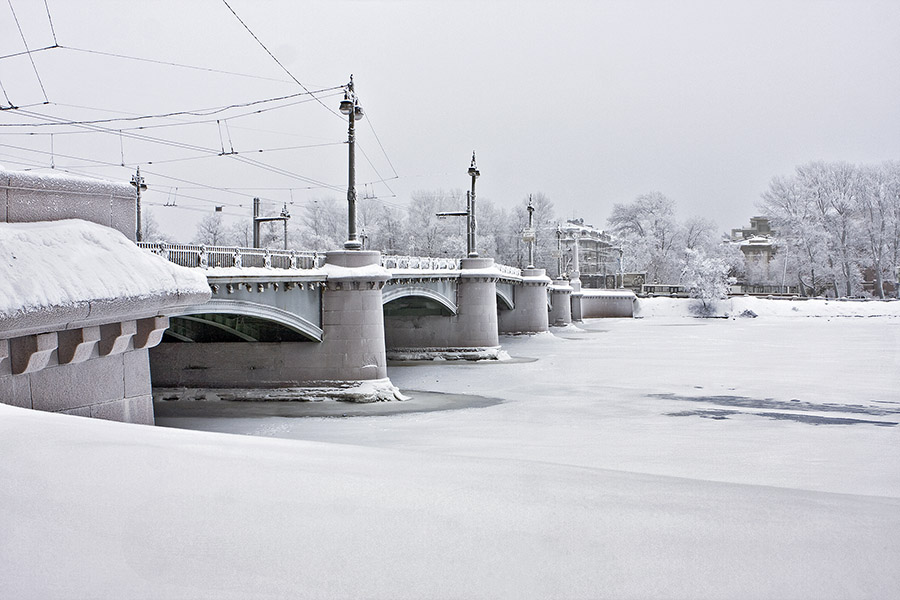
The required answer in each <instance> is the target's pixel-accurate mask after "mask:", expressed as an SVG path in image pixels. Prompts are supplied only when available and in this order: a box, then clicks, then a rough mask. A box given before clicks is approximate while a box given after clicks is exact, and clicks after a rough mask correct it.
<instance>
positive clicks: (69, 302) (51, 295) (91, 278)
mask: <svg viewBox="0 0 900 600" xmlns="http://www.w3.org/2000/svg"><path fill="white" fill-rule="evenodd" d="M0 281H2V282H3V285H2V286H0V329H7V328H9V327H12V326H13V325H16V326H20V325H24V323H23V321H24V320H26V317H27V316H28V315H31V314H34V313H47V312H52V311H56V312H58V313H60V315H68V316H67V317H65V318H72V317H73V316H74V315H76V314H81V315H82V316H83V317H85V318H86V317H88V316H89V317H90V318H92V319H94V318H97V317H99V316H100V315H98V314H97V310H99V306H100V305H101V304H106V305H109V306H110V307H111V310H113V311H114V310H115V309H114V307H113V305H120V306H122V307H123V309H124V308H125V307H126V306H127V307H128V310H132V309H134V307H135V306H139V305H143V306H141V307H142V308H144V309H146V310H150V311H153V310H155V309H158V308H162V307H165V306H169V305H182V304H191V303H196V302H204V301H205V299H206V298H208V297H209V285H208V284H207V281H206V276H205V275H204V274H203V273H202V272H200V271H198V270H196V269H186V268H183V267H179V266H177V265H173V264H171V263H169V262H168V261H166V260H164V259H162V258H160V257H158V256H155V255H153V254H152V253H150V252H147V251H145V250H141V249H140V248H138V247H137V246H136V245H135V244H134V242H132V241H130V240H129V239H128V238H126V237H125V236H124V235H122V234H121V233H119V232H117V231H115V230H113V229H110V228H108V227H104V226H102V225H97V224H95V223H89V222H87V221H81V220H76V219H68V220H62V221H45V222H37V223H0ZM92 304H93V310H91V305H92ZM79 307H81V308H85V307H87V310H85V311H81V312H80V313H72V312H71V310H72V309H76V308H79ZM107 316H111V315H107ZM76 318H77V316H76Z"/></svg>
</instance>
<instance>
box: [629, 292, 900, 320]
mask: <svg viewBox="0 0 900 600" xmlns="http://www.w3.org/2000/svg"><path fill="white" fill-rule="evenodd" d="M691 303H692V300H689V299H685V298H638V299H637V302H636V304H635V316H636V317H676V316H677V317H690V316H693V315H692V313H691V311H690V309H691ZM745 311H750V312H752V313H754V314H756V315H758V316H766V317H900V301H896V300H892V301H883V300H834V299H825V298H808V299H807V298H799V297H797V298H791V297H785V298H772V299H769V298H760V297H756V296H735V297H732V298H728V299H727V300H721V301H719V302H718V304H717V314H718V316H721V317H740V316H742V315H743V314H744V313H745Z"/></svg>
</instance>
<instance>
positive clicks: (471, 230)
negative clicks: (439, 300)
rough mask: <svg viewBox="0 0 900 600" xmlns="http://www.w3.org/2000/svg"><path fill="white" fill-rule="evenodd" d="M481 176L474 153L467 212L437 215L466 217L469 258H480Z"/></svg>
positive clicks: (439, 214) (470, 172)
mask: <svg viewBox="0 0 900 600" xmlns="http://www.w3.org/2000/svg"><path fill="white" fill-rule="evenodd" d="M479 175H481V171H479V170H478V167H477V166H476V165H475V152H472V164H471V165H469V177H471V178H472V190H471V191H467V192H466V210H465V212H463V211H443V212H439V213H435V214H437V216H438V217H441V218H444V217H466V256H467V257H468V258H478V251H477V250H476V249H475V180H476V179H478V176H479Z"/></svg>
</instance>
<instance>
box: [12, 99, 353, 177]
mask: <svg viewBox="0 0 900 600" xmlns="http://www.w3.org/2000/svg"><path fill="white" fill-rule="evenodd" d="M23 114H25V115H26V116H30V117H32V118H36V119H44V120H53V119H55V118H56V117H53V116H51V115H42V114H40V113H35V112H32V111H23ZM80 127H86V128H89V129H93V130H95V131H97V132H105V133H109V134H115V135H120V131H119V130H115V129H108V128H103V127H99V126H96V125H80ZM121 135H124V136H125V137H128V138H131V139H135V140H140V141H145V142H151V143H158V144H161V145H165V146H169V147H173V148H181V149H182V150H193V151H196V152H206V153H208V154H216V155H218V154H219V151H218V150H216V149H214V148H206V147H203V146H196V145H193V144H186V143H184V142H175V141H172V140H165V139H161V138H154V137H152V136H147V135H141V134H136V133H131V132H127V133H126V132H121ZM229 157H230V158H232V159H233V160H237V161H239V162H243V163H247V164H251V165H253V166H255V167H257V168H260V169H263V170H266V171H270V172H272V173H276V174H279V175H282V176H284V177H288V178H291V179H297V180H298V181H303V182H306V183H312V184H316V185H318V186H320V187H323V188H328V189H332V190H335V191H343V189H344V188H342V187H340V186H336V185H332V184H329V183H325V182H323V181H318V180H316V179H312V178H311V177H306V176H304V175H300V174H297V173H292V172H290V171H287V170H286V169H281V168H279V167H275V166H273V165H269V164H266V163H263V162H260V161H257V160H253V159H250V158H246V157H242V156H240V155H229Z"/></svg>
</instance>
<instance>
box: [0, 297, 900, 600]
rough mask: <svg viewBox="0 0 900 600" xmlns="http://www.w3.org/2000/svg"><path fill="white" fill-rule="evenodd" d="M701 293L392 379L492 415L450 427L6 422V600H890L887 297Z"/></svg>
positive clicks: (5, 416) (23, 415)
mask: <svg viewBox="0 0 900 600" xmlns="http://www.w3.org/2000/svg"><path fill="white" fill-rule="evenodd" d="M688 302H689V301H686V300H672V299H667V298H654V299H646V300H645V299H641V300H639V305H640V306H641V307H642V313H643V314H644V315H645V318H641V319H605V320H588V321H586V322H585V323H583V324H581V325H579V326H577V327H574V326H573V327H565V328H554V329H553V332H552V335H546V334H545V335H537V336H516V337H503V338H501V342H502V344H503V348H504V350H505V351H506V352H508V353H509V354H510V355H511V356H512V357H513V358H514V360H510V361H486V362H477V363H468V362H465V363H460V362H444V361H440V362H429V363H422V364H418V365H415V366H394V367H391V368H389V377H390V379H391V381H392V382H393V383H394V384H395V385H397V386H398V387H400V389H401V390H403V391H404V393H407V394H409V395H410V396H412V397H413V400H412V401H411V402H412V403H414V402H420V403H422V402H424V400H421V399H417V390H429V391H430V392H434V393H441V392H442V393H446V394H455V395H460V394H461V395H463V398H475V397H479V396H484V397H492V398H497V399H499V400H501V402H499V403H482V404H480V405H477V404H476V403H473V402H471V401H468V400H465V401H461V402H460V404H461V405H462V406H467V408H461V409H459V410H446V411H434V412H409V413H406V414H393V415H390V416H387V415H385V416H371V417H348V418H334V417H328V418H324V417H311V418H290V417H276V416H261V417H253V418H250V417H242V418H237V417H235V418H227V419H226V418H221V419H208V418H207V419H204V418H201V417H196V416H195V417H192V418H182V419H178V418H174V419H170V420H169V422H168V423H167V424H169V425H175V424H177V425H190V426H192V427H197V428H204V429H207V430H209V431H189V430H181V429H172V428H166V427H156V428H152V427H142V426H136V425H123V424H118V423H110V422H105V421H98V420H90V419H83V418H79V417H71V416H64V415H56V414H49V413H40V412H36V411H28V410H25V409H19V408H15V407H9V406H2V405H0V456H2V457H3V460H2V461H0V590H2V594H0V595H3V596H5V597H10V598H25V599H27V598H42V599H43V598H72V597H103V598H126V597H127V598H162V599H165V598H186V597H188V598H248V597H253V598H392V599H393V598H604V597H609V598H650V597H652V598H848V597H857V598H866V597H868V598H888V597H893V596H895V595H896V590H897V589H898V585H900V571H898V570H897V568H896V565H897V564H900V464H898V462H897V460H896V456H897V448H898V447H900V425H897V423H898V422H900V391H898V390H900V376H898V372H900V371H898V366H900V363H898V362H897V360H898V356H900V320H897V314H898V312H900V311H898V308H900V303H896V302H889V303H875V302H869V303H863V302H832V301H828V302H827V303H826V302H825V301H812V300H810V301H806V302H792V301H786V300H785V301H782V300H765V299H757V298H738V299H735V300H734V301H733V302H732V303H731V305H730V308H729V310H730V311H742V310H744V309H746V308H749V309H752V310H753V311H754V312H756V313H758V314H759V315H760V316H759V317H758V318H755V319H752V318H734V319H695V318H688V317H685V316H680V315H686V314H688V312H687V309H683V308H681V306H683V305H685V304H687V303H688ZM678 303H680V304H678ZM795 306H796V307H798V308H800V309H801V311H805V312H801V311H793V310H792V308H793V307H795ZM831 307H836V308H835V310H837V308H840V309H841V311H842V312H843V313H844V314H846V315H847V318H845V317H837V316H835V315H827V316H824V317H822V318H818V317H811V316H808V315H811V314H813V313H816V312H823V311H825V310H826V309H827V310H831ZM888 313H890V316H888ZM648 314H653V316H646V315H648ZM870 314H882V315H884V316H872V317H869V318H858V317H860V316H867V315H870ZM516 357H520V358H527V357H531V358H536V359H537V360H533V361H529V360H515V358H516ZM453 397H454V396H447V398H449V399H452V398H453ZM172 404H175V403H172ZM192 404H196V403H192ZM254 404H256V403H254ZM319 404H321V403H319ZM403 404H404V403H402V402H387V403H376V404H370V405H352V406H351V407H350V408H352V409H353V411H354V414H359V413H360V412H361V411H366V410H368V409H371V410H372V412H373V414H378V413H379V411H382V410H384V409H385V408H386V407H397V406H402V405H403ZM298 407H299V408H302V405H298ZM826 417H827V418H831V419H837V420H838V421H832V422H831V423H836V422H839V423H843V424H816V423H821V422H823V421H817V420H816V419H817V418H826ZM163 420H164V419H161V421H163ZM251 431H252V432H253V433H255V434H257V435H254V436H250V435H232V434H228V433H223V432H251Z"/></svg>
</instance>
